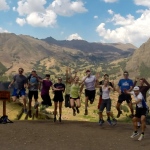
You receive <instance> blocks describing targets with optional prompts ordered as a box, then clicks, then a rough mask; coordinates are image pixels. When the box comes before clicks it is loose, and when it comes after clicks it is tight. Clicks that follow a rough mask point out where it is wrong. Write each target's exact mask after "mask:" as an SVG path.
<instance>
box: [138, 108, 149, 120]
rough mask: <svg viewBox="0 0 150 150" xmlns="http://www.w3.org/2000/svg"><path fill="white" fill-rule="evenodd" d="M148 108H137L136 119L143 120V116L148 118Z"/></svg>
mask: <svg viewBox="0 0 150 150" xmlns="http://www.w3.org/2000/svg"><path fill="white" fill-rule="evenodd" d="M146 112H147V108H138V107H136V113H135V117H137V118H141V116H146Z"/></svg>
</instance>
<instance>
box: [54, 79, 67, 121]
mask: <svg viewBox="0 0 150 150" xmlns="http://www.w3.org/2000/svg"><path fill="white" fill-rule="evenodd" d="M53 91H54V122H56V120H57V118H56V115H57V105H58V103H59V122H61V121H62V119H61V116H62V103H63V101H64V98H63V92H64V91H65V85H64V84H63V83H62V78H60V77H59V78H58V82H57V83H55V84H54V86H53Z"/></svg>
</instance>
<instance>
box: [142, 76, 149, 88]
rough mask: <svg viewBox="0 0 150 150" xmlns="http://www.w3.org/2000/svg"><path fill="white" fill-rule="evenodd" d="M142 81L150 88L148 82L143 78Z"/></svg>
mask: <svg viewBox="0 0 150 150" xmlns="http://www.w3.org/2000/svg"><path fill="white" fill-rule="evenodd" d="M143 80H144V83H145V84H146V85H147V86H148V87H150V84H149V83H148V81H147V80H146V79H145V78H143Z"/></svg>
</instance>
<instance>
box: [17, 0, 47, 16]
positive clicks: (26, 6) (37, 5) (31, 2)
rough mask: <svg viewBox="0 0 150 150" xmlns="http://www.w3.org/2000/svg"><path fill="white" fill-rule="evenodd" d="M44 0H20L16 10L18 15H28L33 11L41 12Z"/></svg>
mask: <svg viewBox="0 0 150 150" xmlns="http://www.w3.org/2000/svg"><path fill="white" fill-rule="evenodd" d="M45 4H46V0H38V2H37V0H20V1H19V2H18V8H17V11H18V13H19V15H21V16H23V15H28V14H30V13H33V12H43V11H44V10H45V8H44V5H45Z"/></svg>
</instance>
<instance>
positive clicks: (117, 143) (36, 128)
mask: <svg viewBox="0 0 150 150" xmlns="http://www.w3.org/2000/svg"><path fill="white" fill-rule="evenodd" d="M131 134H132V125H131V124H127V123H126V124H125V123H118V124H117V125H116V126H113V127H112V126H109V125H108V124H107V123H106V122H105V123H104V125H103V126H102V127H101V126H99V125H98V123H96V122H95V123H94V122H81V121H80V122H79V121H62V123H59V122H56V123H54V122H53V121H52V120H50V121H15V122H14V123H13V124H0V150H49V149H51V150H71V149H72V150H84V149H86V150H100V149H101V150H120V149H121V150H134V149H136V150H143V149H147V150H149V149H150V142H149V141H150V140H149V139H150V126H147V129H146V133H145V138H144V139H143V140H142V141H140V142H139V141H138V140H137V138H138V137H136V138H134V139H131V138H130V135H131Z"/></svg>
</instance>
